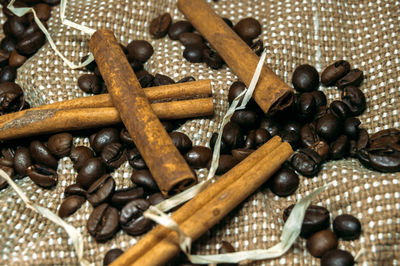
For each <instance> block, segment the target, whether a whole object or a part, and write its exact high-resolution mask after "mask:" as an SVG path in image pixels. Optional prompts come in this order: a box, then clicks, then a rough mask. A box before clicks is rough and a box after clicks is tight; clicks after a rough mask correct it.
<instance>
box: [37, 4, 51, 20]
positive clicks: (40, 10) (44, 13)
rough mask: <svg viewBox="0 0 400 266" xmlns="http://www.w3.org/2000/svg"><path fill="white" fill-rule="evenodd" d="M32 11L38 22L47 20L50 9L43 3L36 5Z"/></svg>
mask: <svg viewBox="0 0 400 266" xmlns="http://www.w3.org/2000/svg"><path fill="white" fill-rule="evenodd" d="M33 9H34V10H35V12H36V16H37V17H38V18H39V19H40V20H44V21H46V20H48V19H49V18H50V16H51V7H50V6H49V5H47V4H44V3H39V4H36V5H35V6H34V7H33Z"/></svg>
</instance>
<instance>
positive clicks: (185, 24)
mask: <svg viewBox="0 0 400 266" xmlns="http://www.w3.org/2000/svg"><path fill="white" fill-rule="evenodd" d="M192 31H193V26H192V24H191V23H190V22H189V21H186V20H181V21H177V22H175V23H173V24H172V25H171V27H170V28H169V30H168V36H169V38H171V40H178V39H179V35H181V34H182V33H184V32H192Z"/></svg>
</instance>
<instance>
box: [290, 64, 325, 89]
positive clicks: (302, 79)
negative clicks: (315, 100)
mask: <svg viewBox="0 0 400 266" xmlns="http://www.w3.org/2000/svg"><path fill="white" fill-rule="evenodd" d="M292 84H293V87H294V88H295V89H296V90H297V91H299V92H310V91H314V90H317V89H318V85H319V75H318V71H317V70H316V69H315V68H314V67H313V66H310V65H308V64H304V65H300V66H298V67H296V69H295V71H294V72H293V76H292Z"/></svg>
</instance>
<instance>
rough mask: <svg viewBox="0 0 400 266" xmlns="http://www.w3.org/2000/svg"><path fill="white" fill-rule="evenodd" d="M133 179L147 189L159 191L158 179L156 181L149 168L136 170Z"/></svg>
mask: <svg viewBox="0 0 400 266" xmlns="http://www.w3.org/2000/svg"><path fill="white" fill-rule="evenodd" d="M131 180H132V182H133V183H135V184H136V185H138V186H141V187H143V188H144V189H145V190H147V191H159V189H158V186H157V183H156V181H154V178H153V176H152V174H151V173H150V171H149V170H147V169H143V170H137V171H134V172H133V173H132V176H131Z"/></svg>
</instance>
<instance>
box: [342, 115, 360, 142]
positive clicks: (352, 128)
mask: <svg viewBox="0 0 400 266" xmlns="http://www.w3.org/2000/svg"><path fill="white" fill-rule="evenodd" d="M360 124H361V121H360V119H358V118H356V117H349V118H347V119H346V120H345V121H344V126H343V131H344V134H346V135H347V136H348V137H349V138H350V139H356V138H357V137H358V132H359V128H358V126H359V125H360Z"/></svg>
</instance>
